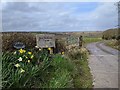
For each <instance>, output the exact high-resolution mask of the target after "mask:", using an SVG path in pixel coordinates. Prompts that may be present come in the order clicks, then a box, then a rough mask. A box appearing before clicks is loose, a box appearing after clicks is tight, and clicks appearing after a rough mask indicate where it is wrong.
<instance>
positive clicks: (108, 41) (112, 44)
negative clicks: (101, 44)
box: [105, 40, 120, 51]
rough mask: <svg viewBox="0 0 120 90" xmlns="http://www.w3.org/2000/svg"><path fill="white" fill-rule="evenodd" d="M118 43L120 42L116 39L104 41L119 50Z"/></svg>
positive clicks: (119, 45)
mask: <svg viewBox="0 0 120 90" xmlns="http://www.w3.org/2000/svg"><path fill="white" fill-rule="evenodd" d="M119 43H120V41H117V40H107V41H105V45H107V46H109V47H112V48H114V49H117V50H119V51H120V44H119Z"/></svg>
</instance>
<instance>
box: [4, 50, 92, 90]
mask: <svg viewBox="0 0 120 90" xmlns="http://www.w3.org/2000/svg"><path fill="white" fill-rule="evenodd" d="M49 50H50V49H49ZM81 51H82V52H81ZM70 52H71V51H70ZM66 53H67V52H66ZM66 53H65V55H61V54H49V53H48V52H47V51H44V50H34V49H33V50H30V51H27V50H18V51H15V52H5V53H4V54H3V56H2V87H3V88H91V87H92V78H91V77H92V76H91V74H90V70H89V67H88V61H87V53H86V51H85V50H80V49H76V50H72V52H71V53H69V55H67V54H66Z"/></svg>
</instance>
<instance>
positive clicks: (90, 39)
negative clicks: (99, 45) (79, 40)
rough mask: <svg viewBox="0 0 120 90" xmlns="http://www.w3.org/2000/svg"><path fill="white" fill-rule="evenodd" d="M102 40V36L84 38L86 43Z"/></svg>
mask: <svg viewBox="0 0 120 90" xmlns="http://www.w3.org/2000/svg"><path fill="white" fill-rule="evenodd" d="M98 41H102V38H84V42H85V44H88V43H93V42H98Z"/></svg>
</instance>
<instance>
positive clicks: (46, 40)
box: [36, 34, 55, 48]
mask: <svg viewBox="0 0 120 90" xmlns="http://www.w3.org/2000/svg"><path fill="white" fill-rule="evenodd" d="M36 41H37V46H38V47H40V48H48V47H55V35H54V34H38V35H36Z"/></svg>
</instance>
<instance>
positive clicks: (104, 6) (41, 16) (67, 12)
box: [2, 2, 118, 32]
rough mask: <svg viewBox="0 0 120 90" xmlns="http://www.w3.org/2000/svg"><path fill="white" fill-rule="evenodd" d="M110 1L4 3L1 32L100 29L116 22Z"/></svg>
mask: <svg viewBox="0 0 120 90" xmlns="http://www.w3.org/2000/svg"><path fill="white" fill-rule="evenodd" d="M114 4H115V3H113V2H106V3H105V2H104V3H102V2H66V3H65V2H34V3H33V2H4V3H2V28H3V31H50V32H63V31H64V32H67V31H103V30H106V29H110V28H115V26H117V25H118V12H117V6H115V5H114Z"/></svg>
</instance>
